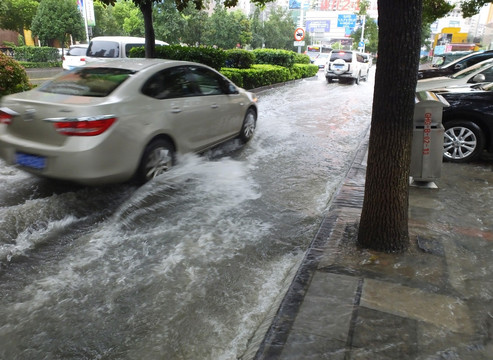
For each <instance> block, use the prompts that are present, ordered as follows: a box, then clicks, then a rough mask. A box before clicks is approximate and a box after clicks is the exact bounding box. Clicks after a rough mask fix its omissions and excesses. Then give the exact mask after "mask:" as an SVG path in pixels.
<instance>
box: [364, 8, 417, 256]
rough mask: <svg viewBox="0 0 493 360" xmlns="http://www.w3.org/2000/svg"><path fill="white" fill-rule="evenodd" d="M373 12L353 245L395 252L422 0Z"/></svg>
mask: <svg viewBox="0 0 493 360" xmlns="http://www.w3.org/2000/svg"><path fill="white" fill-rule="evenodd" d="M378 13H379V16H378V25H379V43H378V61H377V70H376V75H375V91H374V95H373V110H372V119H371V130H370V141H369V148H368V164H367V171H366V182H365V196H364V201H363V209H362V213H361V219H360V225H359V231H358V243H359V244H360V245H361V246H363V247H366V248H370V249H373V250H377V251H384V252H400V251H404V250H405V249H407V247H408V246H409V231H408V206H409V166H410V162H411V142H412V134H413V115H414V104H415V89H416V82H417V76H416V74H417V71H418V66H419V53H420V35H421V15H422V0H405V1H395V0H379V1H378Z"/></svg>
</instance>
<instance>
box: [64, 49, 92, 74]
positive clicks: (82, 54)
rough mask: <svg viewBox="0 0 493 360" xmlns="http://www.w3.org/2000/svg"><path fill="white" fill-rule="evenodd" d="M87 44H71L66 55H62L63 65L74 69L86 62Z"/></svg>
mask: <svg viewBox="0 0 493 360" xmlns="http://www.w3.org/2000/svg"><path fill="white" fill-rule="evenodd" d="M87 46H88V45H87V44H79V45H71V46H70V48H69V49H68V50H67V53H66V54H65V56H63V57H62V67H63V69H65V70H72V69H73V68H76V67H80V66H83V65H85V64H86V51H87Z"/></svg>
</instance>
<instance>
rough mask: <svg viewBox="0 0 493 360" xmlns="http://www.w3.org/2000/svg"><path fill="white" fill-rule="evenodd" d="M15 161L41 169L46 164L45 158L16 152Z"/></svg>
mask: <svg viewBox="0 0 493 360" xmlns="http://www.w3.org/2000/svg"><path fill="white" fill-rule="evenodd" d="M15 163H16V164H18V165H22V166H25V167H29V168H32V169H37V170H42V169H44V168H45V166H46V158H44V157H43V156H38V155H31V154H25V153H21V152H17V153H16V154H15Z"/></svg>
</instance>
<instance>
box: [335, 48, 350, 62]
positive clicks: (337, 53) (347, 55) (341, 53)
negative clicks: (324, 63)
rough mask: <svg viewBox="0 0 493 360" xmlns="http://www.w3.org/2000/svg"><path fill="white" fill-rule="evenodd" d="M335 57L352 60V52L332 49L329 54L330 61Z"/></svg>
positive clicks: (347, 60) (346, 60)
mask: <svg viewBox="0 0 493 360" xmlns="http://www.w3.org/2000/svg"><path fill="white" fill-rule="evenodd" d="M337 59H342V60H344V61H345V62H352V60H353V53H352V52H350V51H349V52H347V51H333V52H332V54H331V55H330V61H331V62H332V61H335V60H337Z"/></svg>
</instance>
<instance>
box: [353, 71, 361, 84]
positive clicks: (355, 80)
mask: <svg viewBox="0 0 493 360" xmlns="http://www.w3.org/2000/svg"><path fill="white" fill-rule="evenodd" d="M360 78H361V72H359V73H358V75H356V78H355V79H354V82H355V83H356V85H359V81H360Z"/></svg>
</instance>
